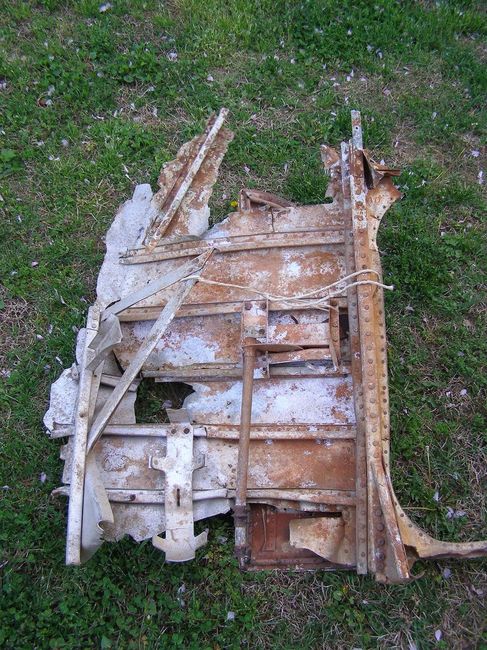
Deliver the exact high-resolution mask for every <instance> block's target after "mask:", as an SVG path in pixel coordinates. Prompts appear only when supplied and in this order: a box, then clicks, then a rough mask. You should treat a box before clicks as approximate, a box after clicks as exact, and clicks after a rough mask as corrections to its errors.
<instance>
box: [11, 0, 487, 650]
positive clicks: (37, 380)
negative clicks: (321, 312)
mask: <svg viewBox="0 0 487 650" xmlns="http://www.w3.org/2000/svg"><path fill="white" fill-rule="evenodd" d="M100 4H101V3H100V2H92V1H91V0H81V1H80V2H67V3H63V2H59V1H57V0H44V1H39V2H37V3H34V2H22V3H18V2H15V1H14V0H12V1H11V2H8V1H7V2H5V3H4V4H3V8H2V15H1V16H0V24H1V40H0V51H1V61H0V80H1V81H2V82H4V83H2V86H1V88H2V89H1V90H0V110H1V125H0V128H1V129H2V130H1V140H0V184H1V187H0V194H1V199H2V200H1V201H0V210H1V222H0V229H1V233H2V255H1V259H0V274H1V281H2V289H1V295H0V323H1V328H2V334H1V342H0V372H1V377H0V406H1V409H2V439H1V454H2V459H1V465H0V467H1V477H0V484H1V485H2V486H8V489H7V487H4V488H2V491H1V499H2V505H1V511H0V545H1V557H2V559H1V566H2V569H1V570H2V573H3V578H2V601H1V608H0V646H2V647H5V648H16V649H21V648H34V647H35V648H92V647H94V648H137V649H138V648H195V649H200V648H211V649H219V648H240V647H250V648H257V647H258V648H260V647H263V648H298V647H299V648H357V647H360V648H376V647H381V648H412V647H415V646H416V647H417V648H430V647H434V648H475V647H479V648H480V647H486V644H487V639H486V638H485V636H484V637H482V627H483V624H484V622H485V610H484V609H483V606H484V605H485V602H484V601H485V594H486V593H487V571H486V564H485V562H481V561H472V562H465V563H461V562H455V561H445V562H441V563H440V562H438V563H429V564H426V563H425V564H421V565H418V566H417V573H418V574H421V573H422V572H424V574H423V577H421V578H419V579H418V580H417V581H415V582H413V583H412V584H409V585H406V586H396V587H384V586H380V585H376V584H374V582H373V581H372V580H371V579H369V578H360V577H357V576H355V575H353V574H349V573H335V574H332V573H316V574H302V575H292V574H273V573H261V574H246V575H243V574H241V573H239V571H238V570H237V568H236V563H235V561H234V559H233V557H232V543H231V537H232V532H231V531H232V526H231V521H230V520H229V519H226V518H222V519H221V520H216V521H214V522H212V524H211V529H210V542H209V544H208V546H207V547H205V548H204V549H203V550H202V551H200V552H199V554H198V558H197V560H196V561H195V562H192V563H190V564H187V565H182V566H168V565H166V564H164V562H163V557H162V555H161V554H160V553H159V552H157V551H155V550H154V549H153V548H152V547H151V545H150V543H145V544H141V545H136V544H135V543H133V542H131V541H129V540H125V541H123V542H121V543H119V544H117V545H105V546H104V547H103V548H102V549H101V550H100V551H99V552H98V553H97V555H96V556H95V557H94V558H93V559H92V560H91V561H90V563H89V564H87V565H86V566H85V567H83V568H79V569H73V568H66V567H65V566H64V565H63V559H64V534H65V524H66V516H65V503H64V502H61V501H58V500H56V499H54V498H52V497H51V496H50V492H51V490H52V489H53V488H54V487H56V486H57V485H59V483H60V475H61V466H62V464H61V461H60V460H59V459H58V457H57V455H58V447H59V445H57V443H56V442H50V441H49V440H48V439H47V437H46V436H45V434H44V433H43V430H42V425H41V418H42V415H43V412H44V411H45V409H46V406H47V400H48V391H49V385H50V383H51V382H52V381H53V380H54V379H55V378H56V377H57V376H58V374H59V372H60V371H61V365H62V366H63V367H67V366H68V365H69V364H71V361H72V358H73V345H74V339H75V334H74V332H75V331H76V329H77V328H79V327H81V326H82V325H83V322H84V319H85V316H86V311H87V305H88V304H89V303H90V302H92V301H93V298H94V287H95V278H96V274H97V271H98V268H99V265H100V263H101V260H102V257H103V250H104V248H103V241H102V237H103V234H104V233H105V231H106V228H107V227H108V225H109V223H110V221H111V219H112V218H113V215H114V213H115V211H116V209H117V207H118V205H119V204H120V203H121V202H122V201H124V200H126V199H127V198H129V197H130V195H131V192H132V189H133V186H134V184H135V183H138V182H147V181H149V182H151V183H152V184H153V186H154V185H155V180H156V178H157V175H158V171H159V168H160V166H161V164H162V163H163V162H164V161H166V160H169V159H171V157H172V156H173V155H174V153H175V152H176V150H177V148H178V146H179V145H180V144H181V143H182V142H184V141H185V140H187V139H188V138H189V137H191V136H192V135H194V134H195V133H197V132H198V131H199V130H200V129H201V127H202V125H203V124H204V122H205V119H206V118H207V116H208V115H209V113H210V112H211V111H212V110H215V109H218V108H219V107H221V106H223V105H224V106H227V107H228V108H229V109H230V110H231V116H230V125H231V127H232V128H233V129H234V131H235V140H234V142H233V143H232V144H231V146H230V149H229V151H228V154H227V157H226V159H225V161H224V163H223V166H222V173H221V177H220V179H219V182H218V185H217V187H216V190H215V194H214V197H213V199H212V207H213V215H214V218H215V219H219V218H221V217H222V216H223V215H224V214H226V213H227V212H228V211H230V209H231V208H230V202H231V201H232V200H234V199H235V198H236V197H237V192H238V190H239V189H240V187H241V186H243V185H247V186H255V187H260V188H262V189H267V190H271V191H277V192H279V193H281V194H282V195H284V196H286V197H288V198H289V199H292V200H294V201H297V202H302V203H304V202H318V201H320V200H322V197H323V195H324V191H325V188H326V180H325V178H324V176H323V175H322V173H321V171H320V162H319V145H320V144H321V143H323V142H328V143H330V144H333V145H337V144H338V143H339V142H340V140H341V139H346V138H348V137H349V132H350V119H349V110H350V108H352V107H354V108H359V109H360V110H361V111H362V114H363V121H364V126H365V140H366V143H367V146H368V147H369V148H370V149H371V150H372V151H374V152H375V153H376V154H377V155H378V157H379V159H380V158H382V157H383V158H385V159H386V160H387V161H388V162H391V163H397V164H399V165H401V167H402V168H403V173H402V175H401V177H400V179H399V185H400V186H401V189H402V191H403V193H404V198H403V200H402V201H401V202H400V203H399V204H397V205H396V206H395V207H394V208H393V209H392V210H391V211H390V212H389V213H388V215H387V217H386V219H385V220H384V223H383V225H382V227H381V234H380V241H379V243H380V248H381V251H382V253H383V258H382V259H383V264H384V270H385V275H386V278H387V281H391V282H393V283H394V284H395V286H396V290H395V291H394V292H393V293H388V294H387V297H386V298H387V320H388V323H387V324H388V337H389V361H390V386H391V411H392V413H391V415H392V423H393V428H392V441H391V442H392V473H393V480H394V485H395V486H396V490H397V493H398V496H399V497H400V499H401V502H402V503H403V505H404V506H405V507H406V508H407V509H408V513H409V514H410V515H411V516H412V517H413V518H414V519H415V520H416V521H418V522H419V523H420V524H421V525H422V526H424V527H425V528H426V529H427V530H428V531H430V532H431V533H432V534H434V535H436V536H438V537H440V538H450V539H454V540H465V539H468V538H470V539H473V538H477V539H480V538H482V537H484V538H485V537H487V530H486V525H485V523H486V522H485V512H486V507H485V500H484V499H485V492H484V491H485V484H484V485H483V484H482V481H484V483H485V431H486V419H487V416H486V410H485V392H486V373H485V360H486V353H487V349H486V348H487V345H486V337H485V334H486V332H485V305H482V299H483V298H484V297H485V287H482V281H483V279H485V271H486V259H485V256H486V246H485V243H486V238H485V196H484V195H483V193H482V192H483V189H484V188H483V186H481V185H480V184H479V183H478V174H479V171H480V170H481V169H485V157H483V154H484V152H485V134H486V131H485V127H486V113H485V110H483V106H484V104H485V99H486V89H487V83H486V81H487V80H486V75H487V72H486V70H487V67H486V65H485V58H486V57H485V36H486V31H487V20H486V16H485V13H483V9H485V7H483V8H482V3H479V4H478V5H477V4H476V3H472V2H456V1H452V2H443V1H442V2H437V3H435V2H427V1H424V2H412V1H404V2H401V3H399V2H385V1H384V0H376V1H374V2H366V1H365V0H363V1H359V2H352V1H348V0H345V1H344V2H340V3H336V2H331V0H330V1H318V0H315V1H314V2H309V1H308V2H306V1H305V0H303V1H302V2H291V1H289V2H285V1H283V0H278V1H277V2H276V1H273V2H271V1H270V0H263V1H261V2H257V1H256V0H228V1H227V2H222V1H221V0H205V2H198V1H197V0H173V1H172V2H167V3H159V2H155V1H153V0H147V1H146V2H141V1H140V0H133V1H131V2H128V1H125V2H124V1H122V0H120V1H117V0H112V4H113V7H111V8H110V9H109V10H108V11H106V12H105V13H100V11H99V5H100ZM171 53H176V54H177V57H176V56H175V55H174V54H171ZM171 59H176V60H171ZM352 71H353V74H352ZM211 79H212V81H211ZM472 151H479V152H480V156H478V157H476V156H474V155H472V153H471V152H472ZM36 335H39V336H36ZM39 337H42V338H39ZM56 357H57V359H56ZM465 391H466V393H465ZM41 473H45V474H46V476H47V480H46V481H45V482H44V483H43V482H41V481H40V475H41ZM436 491H438V493H439V497H440V499H439V500H438V501H436V500H435V499H434V495H435V492H436ZM449 509H451V510H453V511H456V512H457V511H463V512H465V516H461V517H458V518H448V516H447V515H448V513H449V512H450V510H449ZM225 540H226V541H225ZM446 568H449V569H450V570H451V576H450V577H448V578H445V577H444V575H443V572H444V570H445V569H446ZM482 594H483V595H482ZM228 612H234V613H235V619H234V620H227V613H228ZM437 630H441V633H442V638H441V640H440V641H439V642H437V641H436V640H435V632H436V631H437ZM411 644H415V646H414V645H411ZM482 644H484V645H482Z"/></svg>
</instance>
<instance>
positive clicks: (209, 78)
mask: <svg viewBox="0 0 487 650" xmlns="http://www.w3.org/2000/svg"><path fill="white" fill-rule="evenodd" d="M206 81H209V82H210V83H211V82H212V81H214V79H213V76H212V75H211V74H209V75H208V76H207V77H206Z"/></svg>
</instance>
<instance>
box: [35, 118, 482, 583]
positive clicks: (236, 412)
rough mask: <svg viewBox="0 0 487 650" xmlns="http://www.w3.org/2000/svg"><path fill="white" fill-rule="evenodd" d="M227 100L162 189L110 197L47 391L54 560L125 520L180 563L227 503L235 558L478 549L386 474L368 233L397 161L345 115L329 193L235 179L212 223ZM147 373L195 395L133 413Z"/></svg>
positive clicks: (309, 561)
mask: <svg viewBox="0 0 487 650" xmlns="http://www.w3.org/2000/svg"><path fill="white" fill-rule="evenodd" d="M226 114H227V113H226V110H225V109H222V111H221V112H220V114H219V115H218V116H212V117H211V118H210V120H209V122H208V124H207V127H206V130H205V132H204V133H203V134H201V135H198V136H196V137H195V138H193V140H191V141H190V142H189V143H186V144H185V145H183V146H182V147H181V149H180V150H179V152H178V154H177V155H176V158H175V159H174V160H172V161H170V162H169V163H167V164H166V165H165V166H164V167H163V170H162V171H161V175H160V178H159V184H160V188H159V190H158V192H156V193H155V194H153V193H152V190H151V188H150V186H148V185H139V186H137V187H136V188H135V191H134V195H133V197H132V199H130V200H129V201H127V202H126V203H125V204H124V205H123V206H122V207H121V208H120V210H119V212H118V213H117V215H116V217H115V219H114V221H113V223H112V225H111V227H110V229H109V231H108V233H107V237H106V246H107V251H106V255H105V260H104V262H103V266H102V268H101V271H100V274H99V277H98V283H97V300H96V303H95V305H94V306H93V307H91V308H90V310H89V313H88V320H87V327H86V329H84V330H83V331H82V332H80V334H79V336H78V343H77V355H76V360H77V363H76V364H74V365H73V366H72V367H71V368H70V369H68V370H65V371H64V372H63V373H62V375H61V377H60V378H59V379H58V381H57V382H55V383H54V384H53V386H52V390H51V404H50V408H49V411H48V412H47V413H46V416H45V420H44V421H45V424H46V427H47V428H48V430H49V432H50V435H51V437H54V438H57V437H65V438H66V440H67V442H66V444H65V445H64V446H63V447H62V449H61V457H62V458H63V460H64V461H65V468H64V473H63V483H64V485H63V486H62V487H61V488H59V489H58V490H56V493H57V494H59V495H61V494H64V495H67V496H69V511H68V531H67V544H66V561H67V563H68V564H79V563H81V562H83V561H85V560H86V559H88V558H89V557H90V556H91V555H92V554H93V553H94V552H95V551H96V550H97V548H98V547H99V546H100V545H101V544H102V543H103V542H104V541H117V540H119V539H121V538H122V537H123V536H124V535H131V536H132V537H133V538H134V539H135V540H137V541H141V540H145V539H152V541H153V543H154V545H155V546H156V547H157V548H159V549H160V550H162V551H163V552H164V553H165V557H166V559H167V560H168V561H178V562H179V561H188V560H192V559H193V558H195V556H196V554H197V549H198V548H199V547H201V546H203V545H204V544H205V543H206V540H207V536H206V533H202V534H200V535H195V533H194V522H195V521H198V520H201V519H206V518H209V517H213V516H215V515H218V514H220V513H225V512H228V511H229V510H230V509H232V510H233V512H234V516H235V533H236V535H235V542H236V554H237V556H238V558H239V560H240V566H241V567H242V569H246V570H247V569H250V570H256V569H259V568H286V569H288V568H294V569H312V568H316V569H317V568H319V569H328V570H335V569H340V568H346V569H348V570H350V569H354V570H356V571H357V573H359V574H366V573H371V574H373V575H375V577H376V579H377V580H379V581H381V582H386V583H390V582H404V581H407V580H409V579H411V575H412V574H411V567H412V565H413V563H414V561H415V560H416V559H418V558H422V559H428V558H443V557H455V558H473V557H480V556H485V555H487V542H485V541H480V542H468V543H463V544H451V543H448V542H440V541H438V540H435V539H433V538H432V537H430V536H429V535H427V534H426V533H425V532H423V531H422V530H421V529H419V527H417V526H416V525H415V524H414V523H413V522H411V521H410V519H409V518H408V517H407V515H406V514H405V513H404V511H403V510H402V508H401V506H400V505H399V503H398V501H397V498H396V497H395V495H394V491H393V487H392V484H391V480H390V468H389V440H390V422H389V409H388V386H387V352H386V333H385V324H384V302H383V290H384V285H382V284H381V283H379V284H377V281H378V280H380V279H381V273H382V272H381V266H380V259H379V253H378V250H377V243H376V237H377V231H378V228H379V225H380V221H381V219H382V217H383V215H384V213H385V212H386V210H387V209H388V208H389V207H390V206H391V205H392V204H393V203H394V202H395V201H396V200H397V199H398V198H399V197H400V193H399V191H398V190H397V189H396V188H395V186H394V184H393V178H394V177H395V176H397V175H398V173H399V172H398V170H395V169H392V168H389V167H388V166H387V165H385V164H378V163H376V162H375V161H374V160H373V159H372V157H371V155H370V153H369V152H368V151H367V150H366V149H364V148H363V134H362V128H361V120H360V114H359V113H358V112H356V111H353V112H352V137H351V139H350V140H349V141H348V142H345V143H342V145H341V148H340V149H339V150H336V149H334V148H332V147H329V146H326V145H324V146H323V147H322V148H321V158H322V162H323V168H324V172H325V173H327V174H328V176H329V183H328V189H327V193H326V197H327V198H328V199H329V200H328V201H325V197H324V198H323V203H321V204H318V205H308V206H298V205H295V204H293V203H292V202H291V201H288V200H287V199H285V198H282V197H279V196H276V195H273V194H271V193H269V192H266V191H261V190H257V189H242V191H241V192H240V195H239V200H238V208H237V211H236V212H233V213H231V214H229V215H228V216H227V217H226V218H225V219H224V220H223V221H222V222H221V223H219V224H217V225H215V226H213V227H212V228H209V227H208V224H209V207H208V200H209V198H210V196H211V192H212V188H213V185H214V183H215V181H216V178H217V173H218V168H219V166H220V163H221V161H222V158H223V156H224V154H225V151H226V149H227V146H228V144H229V143H230V141H231V140H232V137H233V134H232V133H231V132H230V131H228V130H227V129H225V128H224V127H223V121H224V119H225V118H226ZM349 277H353V278H354V280H358V283H350V280H349V281H348V282H347V287H343V290H341V291H340V292H339V293H338V294H337V295H333V296H332V297H331V298H330V285H333V286H334V287H335V289H336V283H340V282H341V283H342V284H343V280H344V278H349ZM372 280H373V281H374V283H375V284H372ZM298 295H299V296H301V298H300V300H299V302H297V301H296V296H298ZM317 299H318V300H319V302H315V301H316V300H317ZM143 382H145V383H148V382H158V383H162V384H169V385H171V384H173V383H174V382H185V383H187V384H189V385H190V387H191V389H192V391H193V392H191V394H188V396H187V397H186V399H184V401H183V402H182V404H179V405H173V404H171V405H170V406H169V405H168V404H167V403H165V402H164V400H163V399H162V398H161V404H160V414H159V415H160V417H159V420H160V421H159V422H155V423H154V422H151V423H148V422H143V421H138V418H136V415H135V408H134V407H135V400H136V398H137V395H140V391H139V386H140V384H141V383H143ZM173 389H174V387H173ZM176 406H179V408H177V407H176ZM196 561H197V560H196Z"/></svg>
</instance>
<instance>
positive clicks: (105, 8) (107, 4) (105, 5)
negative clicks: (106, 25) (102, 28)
mask: <svg viewBox="0 0 487 650" xmlns="http://www.w3.org/2000/svg"><path fill="white" fill-rule="evenodd" d="M112 7H113V5H112V3H111V2H105V3H103V4H102V5H100V6H99V7H98V11H99V12H100V13H101V14H104V13H105V12H106V11H108V10H109V9H111V8H112Z"/></svg>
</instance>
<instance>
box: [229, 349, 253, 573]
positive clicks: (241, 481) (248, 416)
mask: <svg viewBox="0 0 487 650" xmlns="http://www.w3.org/2000/svg"><path fill="white" fill-rule="evenodd" d="M256 343H257V341H256V339H255V338H252V337H249V338H246V339H244V342H243V382H242V408H241V414H240V437H239V440H238V459H237V477H236V485H235V507H234V518H235V551H236V554H237V557H238V559H239V562H240V563H241V564H245V563H246V561H247V560H246V558H247V481H248V467H249V449H250V425H251V420H252V393H253V385H254V366H255V354H256V348H255V344H256Z"/></svg>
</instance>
